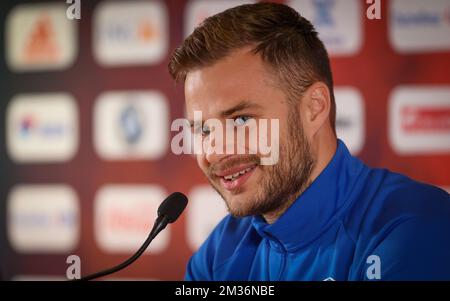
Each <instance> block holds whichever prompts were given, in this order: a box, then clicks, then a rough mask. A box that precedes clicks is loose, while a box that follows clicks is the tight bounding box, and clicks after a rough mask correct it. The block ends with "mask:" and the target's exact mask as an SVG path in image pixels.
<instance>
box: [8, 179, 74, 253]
mask: <svg viewBox="0 0 450 301" xmlns="http://www.w3.org/2000/svg"><path fill="white" fill-rule="evenodd" d="M79 214H80V213H79V204H78V198H77V195H76V193H75V191H74V190H73V189H72V188H71V187H69V186H67V185H17V186H15V187H13V188H12V190H11V192H10V193H9V196H8V203H7V233H8V238H9V241H10V243H11V245H12V247H13V248H14V249H15V250H16V251H17V252H20V253H63V254H66V253H68V252H71V251H73V250H74V248H75V247H76V246H77V244H78V240H79V228H80V224H79Z"/></svg>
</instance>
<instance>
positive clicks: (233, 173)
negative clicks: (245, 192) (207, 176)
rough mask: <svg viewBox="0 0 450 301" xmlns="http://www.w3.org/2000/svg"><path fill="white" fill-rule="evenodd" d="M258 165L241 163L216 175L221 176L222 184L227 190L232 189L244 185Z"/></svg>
mask: <svg viewBox="0 0 450 301" xmlns="http://www.w3.org/2000/svg"><path fill="white" fill-rule="evenodd" d="M257 166H258V165H257V164H251V165H248V164H246V165H241V166H237V167H234V168H230V169H227V170H225V171H222V172H219V173H217V174H216V175H217V176H218V177H220V182H221V184H222V186H223V187H224V188H225V189H226V190H229V191H232V190H236V189H237V188H239V187H241V186H242V185H244V183H245V182H246V181H247V180H248V178H250V176H251V175H252V174H253V172H254V171H255V169H256V167H257Z"/></svg>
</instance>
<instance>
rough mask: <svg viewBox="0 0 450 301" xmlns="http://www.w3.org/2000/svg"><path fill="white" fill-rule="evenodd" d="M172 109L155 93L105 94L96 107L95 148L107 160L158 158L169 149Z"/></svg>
mask: <svg viewBox="0 0 450 301" xmlns="http://www.w3.org/2000/svg"><path fill="white" fill-rule="evenodd" d="M168 111H169V108H168V104H167V100H166V98H165V97H164V96H163V95H162V94H160V93H159V92H155V91H121V92H106V93H104V94H102V95H100V97H99V98H98V100H97V102H96V104H95V108H94V146H95V149H96V151H97V153H98V154H99V156H100V157H101V158H103V159H105V160H139V159H158V158H160V157H162V156H163V155H164V154H165V152H166V150H167V147H168V135H169V129H168V122H169V121H168V119H169V112H168Z"/></svg>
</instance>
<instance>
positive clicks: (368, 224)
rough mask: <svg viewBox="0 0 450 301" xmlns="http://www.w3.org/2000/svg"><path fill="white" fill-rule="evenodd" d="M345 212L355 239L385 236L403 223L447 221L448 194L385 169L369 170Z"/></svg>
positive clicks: (448, 217) (449, 210) (449, 200)
mask: <svg viewBox="0 0 450 301" xmlns="http://www.w3.org/2000/svg"><path fill="white" fill-rule="evenodd" d="M364 182H365V184H364V185H363V186H364V188H363V189H361V191H359V192H358V194H359V195H358V196H357V197H356V198H357V201H356V202H354V206H353V208H352V209H351V210H350V211H349V212H348V215H347V220H348V224H349V225H351V228H353V230H354V231H355V232H356V233H355V236H356V235H357V236H359V237H364V236H366V237H367V236H369V237H376V236H378V235H381V236H383V235H386V234H387V232H389V231H391V230H392V229H394V228H395V227H396V226H398V225H400V224H401V223H403V222H404V221H406V220H409V219H415V220H417V221H424V222H425V221H428V222H429V221H433V220H434V219H436V220H438V219H439V220H445V219H448V220H449V221H450V195H449V194H448V193H447V192H446V191H444V190H443V189H440V188H438V187H436V186H432V185H429V184H426V183H421V182H419V181H416V180H413V179H411V178H409V177H407V176H405V175H402V174H399V173H395V172H391V171H389V170H387V169H370V171H369V173H368V175H367V178H365V179H364Z"/></svg>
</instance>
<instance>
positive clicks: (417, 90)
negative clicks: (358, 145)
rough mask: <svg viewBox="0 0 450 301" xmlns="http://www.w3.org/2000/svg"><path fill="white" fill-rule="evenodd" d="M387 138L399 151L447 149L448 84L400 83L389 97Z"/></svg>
mask: <svg viewBox="0 0 450 301" xmlns="http://www.w3.org/2000/svg"><path fill="white" fill-rule="evenodd" d="M388 115H389V141H390V144H391V146H392V148H393V149H394V150H395V151H396V152H397V153H399V154H404V155H408V154H431V153H449V152H450V87H449V86H435V87H431V86H428V87H426V86H401V87H397V88H396V89H395V90H394V91H393V93H392V95H391V97H390V100H389V112H388Z"/></svg>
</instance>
